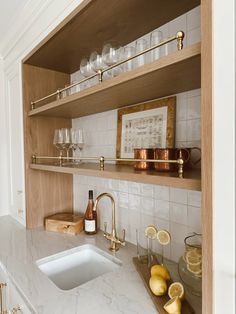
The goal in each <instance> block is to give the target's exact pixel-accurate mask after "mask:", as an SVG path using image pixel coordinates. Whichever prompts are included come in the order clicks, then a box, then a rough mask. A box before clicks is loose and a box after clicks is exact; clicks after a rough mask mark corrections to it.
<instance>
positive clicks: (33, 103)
mask: <svg viewBox="0 0 236 314" xmlns="http://www.w3.org/2000/svg"><path fill="white" fill-rule="evenodd" d="M184 36H185V35H184V32H183V31H178V32H177V33H176V35H175V36H173V37H170V38H167V39H166V40H164V41H162V42H161V43H159V44H157V45H155V46H152V47H150V48H148V49H146V50H144V51H141V52H140V53H137V54H135V55H134V56H131V57H129V58H127V59H125V60H122V61H119V62H117V63H115V64H113V65H111V66H108V67H106V68H105V69H101V70H98V71H97V73H95V74H92V75H91V76H89V77H86V78H84V79H82V80H80V81H77V82H74V83H73V84H71V85H68V86H66V87H64V88H60V89H58V90H57V91H55V92H54V93H52V94H49V95H47V96H45V97H42V98H40V99H37V100H34V101H31V103H30V104H31V109H32V110H33V109H36V104H38V103H39V102H42V101H44V100H47V99H48V98H51V97H53V96H56V97H57V99H61V95H62V92H64V91H67V90H69V89H71V88H72V87H74V86H77V85H79V84H81V83H83V82H85V81H88V80H90V79H92V78H94V77H96V76H98V80H99V82H100V83H101V82H102V81H103V74H104V73H105V72H107V71H109V70H111V69H113V68H115V67H117V66H119V65H122V64H124V63H126V62H128V61H131V60H133V59H135V58H137V57H139V56H141V55H143V54H145V53H147V52H150V51H152V50H154V49H156V48H159V47H161V46H164V45H166V44H168V43H170V42H172V41H174V40H177V49H178V50H182V49H183V39H184Z"/></svg>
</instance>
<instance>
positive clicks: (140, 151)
mask: <svg viewBox="0 0 236 314" xmlns="http://www.w3.org/2000/svg"><path fill="white" fill-rule="evenodd" d="M134 158H135V159H154V150H153V149H152V148H135V149H134ZM153 164H154V163H153V162H147V161H136V162H135V164H134V169H136V170H150V169H153Z"/></svg>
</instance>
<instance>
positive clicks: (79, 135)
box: [70, 129, 84, 155]
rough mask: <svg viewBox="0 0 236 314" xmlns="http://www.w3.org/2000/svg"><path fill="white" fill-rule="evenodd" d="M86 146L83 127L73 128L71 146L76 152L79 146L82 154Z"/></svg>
mask: <svg viewBox="0 0 236 314" xmlns="http://www.w3.org/2000/svg"><path fill="white" fill-rule="evenodd" d="M83 147H84V135H83V130H82V129H71V146H70V148H71V149H72V150H73V151H74V152H75V151H76V149H77V148H79V151H80V155H81V151H82V149H83Z"/></svg>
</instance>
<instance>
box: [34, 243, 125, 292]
mask: <svg viewBox="0 0 236 314" xmlns="http://www.w3.org/2000/svg"><path fill="white" fill-rule="evenodd" d="M36 264H37V266H38V267H39V269H40V270H41V271H42V272H43V273H44V274H46V275H47V276H48V278H49V279H50V280H51V281H52V282H54V284H55V285H56V286H57V287H58V288H60V289H62V290H70V289H73V288H75V287H78V286H80V285H82V284H84V283H85V282H88V281H90V280H92V279H94V278H96V277H98V276H101V275H103V274H105V273H108V272H111V271H114V270H116V269H117V268H119V267H120V266H121V265H122V263H121V261H120V260H118V259H117V258H115V257H113V256H111V255H110V254H108V253H106V252H104V251H102V250H100V249H98V248H96V247H95V246H93V245H90V244H85V245H82V246H78V247H76V248H73V249H71V250H68V251H63V252H60V253H58V254H55V255H51V256H48V257H45V258H42V259H40V260H38V261H37V262H36Z"/></svg>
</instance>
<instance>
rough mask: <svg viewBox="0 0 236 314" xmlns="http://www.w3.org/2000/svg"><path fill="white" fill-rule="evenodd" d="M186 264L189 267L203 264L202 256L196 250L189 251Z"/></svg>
mask: <svg viewBox="0 0 236 314" xmlns="http://www.w3.org/2000/svg"><path fill="white" fill-rule="evenodd" d="M185 259H186V262H187V263H188V264H189V265H192V266H197V265H200V264H201V261H202V255H201V254H200V253H199V251H197V250H196V249H194V250H191V251H188V252H187V253H186V255H185Z"/></svg>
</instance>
